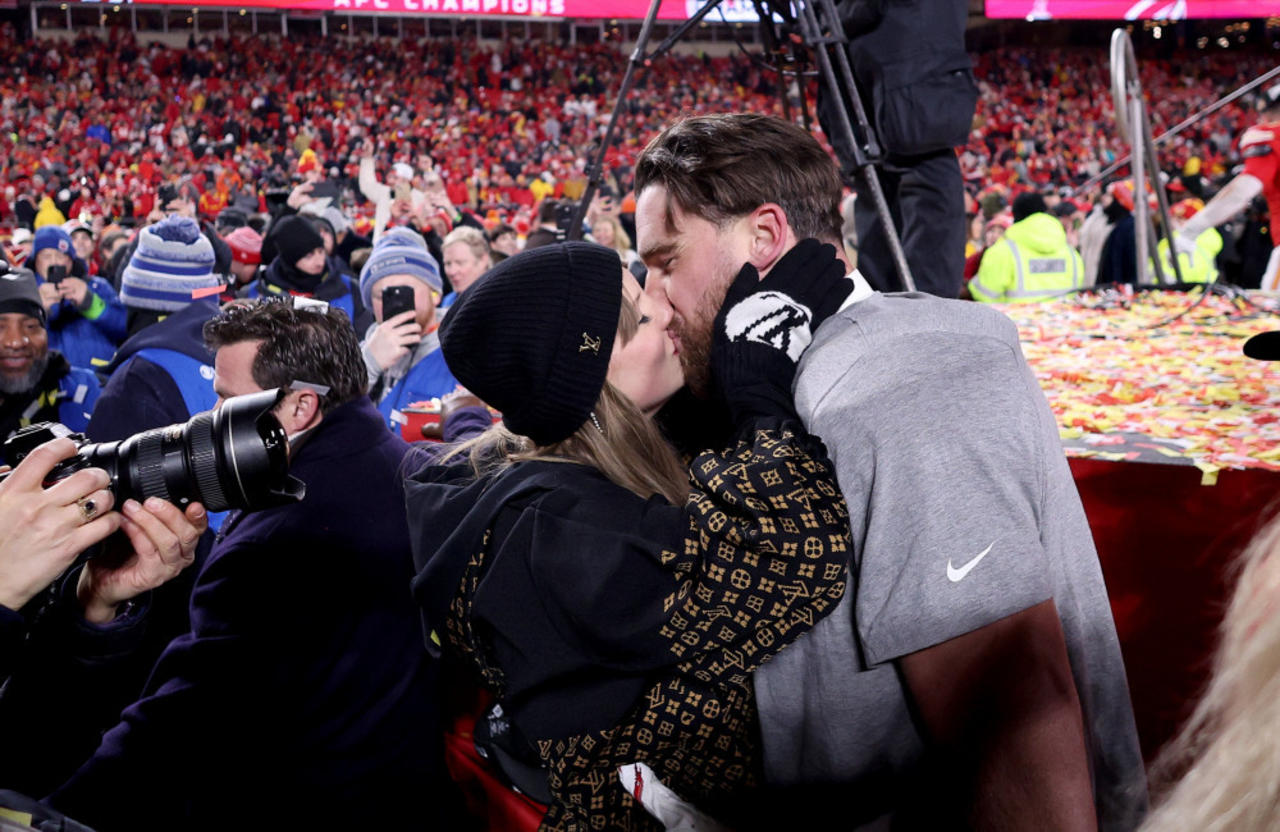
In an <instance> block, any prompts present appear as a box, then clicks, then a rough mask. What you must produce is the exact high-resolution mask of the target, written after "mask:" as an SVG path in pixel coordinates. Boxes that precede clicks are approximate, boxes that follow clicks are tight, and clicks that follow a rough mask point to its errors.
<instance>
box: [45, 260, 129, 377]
mask: <svg viewBox="0 0 1280 832" xmlns="http://www.w3.org/2000/svg"><path fill="white" fill-rule="evenodd" d="M77 276H79V275H77ZM81 279H82V280H84V281H85V282H86V283H88V284H89V289H90V290H91V291H92V292H93V294H94V295H95V297H94V298H93V299H92V302H91V303H90V304H89V307H88V308H87V309H85V310H83V311H81V310H78V309H76V308H75V306H73V305H72V304H70V303H68V302H67V301H62V302H60V303H56V304H54V306H53V308H52V309H50V310H49V348H50V349H55V350H57V351H58V352H60V353H62V354H63V355H65V356H66V357H67V360H68V361H70V362H71V366H73V367H87V368H90V369H95V370H96V369H101V368H102V367H105V366H107V364H109V363H110V361H111V357H112V356H113V355H115V352H116V347H118V346H119V345H120V342H122V341H123V340H124V337H125V333H126V332H127V331H128V314H127V312H126V310H125V308H124V304H122V303H120V300H119V298H117V297H116V290H115V289H112V288H111V284H110V283H108V282H107V281H105V280H103V279H102V278H100V277H82V278H81ZM36 282H37V284H39V283H44V282H45V281H44V278H42V277H40V275H36Z"/></svg>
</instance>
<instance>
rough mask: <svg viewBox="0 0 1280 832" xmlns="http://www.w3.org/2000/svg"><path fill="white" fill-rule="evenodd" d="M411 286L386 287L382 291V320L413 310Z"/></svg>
mask: <svg viewBox="0 0 1280 832" xmlns="http://www.w3.org/2000/svg"><path fill="white" fill-rule="evenodd" d="M414 308H415V307H414V305H413V287H412V286H388V287H387V288H385V289H383V290H382V320H384V321H386V320H390V319H391V318H394V317H395V316H396V315H399V314H400V313H401V312H408V311H409V310H411V309H414Z"/></svg>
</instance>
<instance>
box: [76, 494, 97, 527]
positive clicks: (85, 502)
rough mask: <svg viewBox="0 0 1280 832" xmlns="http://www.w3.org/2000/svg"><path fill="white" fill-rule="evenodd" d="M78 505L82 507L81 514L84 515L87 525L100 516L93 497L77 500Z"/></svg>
mask: <svg viewBox="0 0 1280 832" xmlns="http://www.w3.org/2000/svg"><path fill="white" fill-rule="evenodd" d="M76 504H77V505H79V506H80V513H81V514H83V515H84V521H85V522H86V523H88V522H89V521H90V520H92V519H93V518H95V517H97V516H98V504H97V503H96V502H94V500H93V499H92V498H91V497H81V498H80V499H78V500H76Z"/></svg>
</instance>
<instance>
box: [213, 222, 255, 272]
mask: <svg viewBox="0 0 1280 832" xmlns="http://www.w3.org/2000/svg"><path fill="white" fill-rule="evenodd" d="M222 239H223V240H225V241H226V243H227V246H228V247H229V248H230V249H231V259H233V260H235V261H236V262H237V263H248V264H250V265H253V266H256V265H257V264H259V263H261V262H262V235H261V234H259V233H258V232H256V231H254V230H253V229H252V228H250V227H249V226H247V225H246V226H244V227H242V228H237V229H236V230H234V231H232V232H231V233H230V234H228V235H227V236H225V237H223V238H222Z"/></svg>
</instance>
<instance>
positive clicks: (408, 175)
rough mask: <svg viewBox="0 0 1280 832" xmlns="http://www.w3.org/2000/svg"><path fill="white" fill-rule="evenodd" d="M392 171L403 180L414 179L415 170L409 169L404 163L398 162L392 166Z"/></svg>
mask: <svg viewBox="0 0 1280 832" xmlns="http://www.w3.org/2000/svg"><path fill="white" fill-rule="evenodd" d="M391 169H392V170H394V171H395V172H396V176H398V177H400V178H401V179H406V180H407V179H412V178H413V168H411V167H409V166H408V165H406V164H405V163H404V162H396V163H395V164H394V165H392V166H391Z"/></svg>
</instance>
